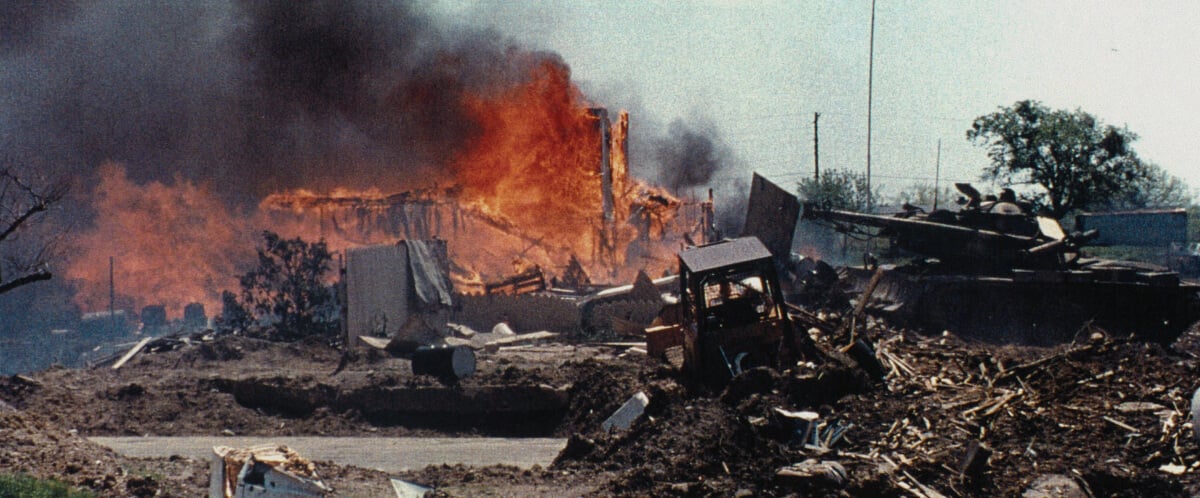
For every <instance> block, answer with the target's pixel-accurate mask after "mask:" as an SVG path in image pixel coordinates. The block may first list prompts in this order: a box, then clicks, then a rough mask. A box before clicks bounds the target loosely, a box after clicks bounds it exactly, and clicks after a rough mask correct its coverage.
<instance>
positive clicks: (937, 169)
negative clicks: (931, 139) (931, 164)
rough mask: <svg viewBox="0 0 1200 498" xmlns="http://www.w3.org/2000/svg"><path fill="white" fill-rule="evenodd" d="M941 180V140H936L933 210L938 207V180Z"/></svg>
mask: <svg viewBox="0 0 1200 498" xmlns="http://www.w3.org/2000/svg"><path fill="white" fill-rule="evenodd" d="M941 178H942V139H940V138H939V139H938V149H937V166H936V167H935V169H934V170H933V210H934V211H937V206H938V180H940V179H941Z"/></svg>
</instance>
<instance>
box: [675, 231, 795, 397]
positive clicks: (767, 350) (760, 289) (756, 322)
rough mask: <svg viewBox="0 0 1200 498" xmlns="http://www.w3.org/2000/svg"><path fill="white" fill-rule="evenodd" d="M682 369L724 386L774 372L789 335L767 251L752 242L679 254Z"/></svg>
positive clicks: (741, 240)
mask: <svg viewBox="0 0 1200 498" xmlns="http://www.w3.org/2000/svg"><path fill="white" fill-rule="evenodd" d="M679 272H680V273H679V282H680V304H681V311H682V322H683V323H682V324H683V328H684V330H683V335H684V344H683V345H684V355H685V361H684V368H685V370H686V371H688V372H689V373H691V374H692V375H695V376H698V377H700V378H702V379H704V380H707V381H710V382H713V383H723V382H725V381H727V380H728V379H729V378H731V377H733V376H734V375H737V374H738V373H741V372H742V371H743V370H746V369H749V368H753V367H756V366H770V367H776V368H778V367H779V363H780V361H781V359H782V357H783V356H784V352H785V350H786V347H785V345H786V344H788V343H789V341H790V339H791V336H792V328H791V323H790V321H789V320H788V316H787V313H786V312H785V310H784V308H783V293H782V291H781V289H780V286H779V279H778V276H777V273H776V269H775V262H774V259H773V258H772V255H771V252H770V251H769V250H768V249H767V248H766V247H765V246H764V245H763V244H762V242H760V241H759V240H758V239H757V238H755V237H742V238H737V239H730V240H724V241H721V242H717V243H713V244H708V245H704V246H700V247H696V248H692V249H688V250H685V251H683V252H680V253H679Z"/></svg>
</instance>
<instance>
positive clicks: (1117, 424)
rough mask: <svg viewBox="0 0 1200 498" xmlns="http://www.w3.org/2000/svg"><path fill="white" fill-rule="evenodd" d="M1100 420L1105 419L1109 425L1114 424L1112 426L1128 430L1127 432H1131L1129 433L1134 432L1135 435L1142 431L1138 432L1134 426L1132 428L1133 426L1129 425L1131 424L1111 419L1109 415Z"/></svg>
mask: <svg viewBox="0 0 1200 498" xmlns="http://www.w3.org/2000/svg"><path fill="white" fill-rule="evenodd" d="M1100 418H1103V419H1104V421H1105V422H1108V423H1110V424H1112V425H1115V426H1117V427H1120V428H1122V429H1125V430H1127V431H1129V432H1132V433H1134V434H1140V431H1138V430H1137V429H1136V428H1134V427H1133V426H1131V425H1129V424H1126V423H1125V422H1122V421H1120V420H1117V419H1115V418H1112V417H1109V416H1107V415H1105V416H1103V417H1100Z"/></svg>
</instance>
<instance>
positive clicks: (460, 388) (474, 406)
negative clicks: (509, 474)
mask: <svg viewBox="0 0 1200 498" xmlns="http://www.w3.org/2000/svg"><path fill="white" fill-rule="evenodd" d="M212 382H213V387H214V388H216V389H217V390H219V391H221V392H225V393H228V394H232V395H233V397H234V400H236V401H237V403H238V404H240V405H242V406H245V407H247V408H252V409H257V410H261V411H263V412H264V413H268V414H272V415H279V416H283V417H289V418H306V417H309V416H311V415H313V413H314V412H316V411H317V410H319V409H326V410H328V411H330V412H333V413H346V412H355V413H359V414H361V415H362V417H363V419H364V420H366V421H367V422H369V423H371V424H372V425H375V426H380V427H390V426H402V427H407V428H414V429H417V428H419V429H433V430H438V431H441V432H448V433H454V432H470V433H472V434H477V435H486V436H505V437H534V436H548V435H551V434H552V433H553V432H554V430H555V429H556V428H557V427H558V426H559V423H560V422H561V421H562V420H563V417H564V415H565V414H566V412H567V406H568V400H569V396H568V391H567V389H565V388H554V387H550V386H546V385H481V386H474V385H470V386H464V385H451V386H379V385H365V386H353V387H340V386H336V385H332V384H327V383H321V382H315V381H312V380H311V379H303V378H293V377H242V378H232V379H229V378H218V379H214V380H213V381H212Z"/></svg>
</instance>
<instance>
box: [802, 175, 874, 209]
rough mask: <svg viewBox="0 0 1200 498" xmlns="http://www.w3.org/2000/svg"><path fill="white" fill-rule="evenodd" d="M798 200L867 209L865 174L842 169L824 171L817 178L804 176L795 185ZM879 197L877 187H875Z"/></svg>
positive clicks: (835, 207) (845, 207) (833, 206)
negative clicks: (798, 196)
mask: <svg viewBox="0 0 1200 498" xmlns="http://www.w3.org/2000/svg"><path fill="white" fill-rule="evenodd" d="M797 188H798V193H799V195H800V200H802V201H804V202H813V203H817V204H820V205H823V206H825V205H827V206H829V207H830V208H832V209H845V210H851V211H866V210H867V202H868V200H869V199H868V196H867V175H866V174H864V173H854V172H852V171H847V170H843V169H833V170H829V171H826V172H825V173H824V174H822V175H821V178H820V179H819V180H818V179H816V178H805V179H803V180H801V181H800V183H799V185H798V186H797ZM874 190H875V192H876V195H875V196H874V198H875V199H878V198H879V195H878V192H879V188H878V187H876V188H875V189H874Z"/></svg>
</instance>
